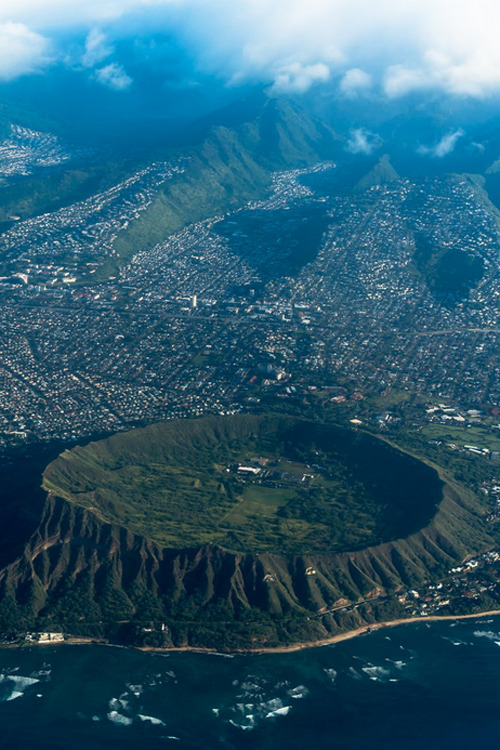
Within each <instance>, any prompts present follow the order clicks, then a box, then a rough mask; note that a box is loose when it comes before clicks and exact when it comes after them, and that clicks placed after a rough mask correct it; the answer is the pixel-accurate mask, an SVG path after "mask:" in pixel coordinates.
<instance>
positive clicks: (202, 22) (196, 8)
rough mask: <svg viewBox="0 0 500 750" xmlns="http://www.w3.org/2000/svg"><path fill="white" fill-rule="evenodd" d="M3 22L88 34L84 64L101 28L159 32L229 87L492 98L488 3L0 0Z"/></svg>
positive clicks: (497, 87)
mask: <svg viewBox="0 0 500 750" xmlns="http://www.w3.org/2000/svg"><path fill="white" fill-rule="evenodd" d="M8 22H15V24H24V28H27V27H29V28H30V29H31V30H32V32H33V33H38V34H41V35H43V36H45V37H46V36H47V35H49V34H50V35H51V36H52V37H53V38H55V37H56V36H57V33H58V32H57V30H66V29H70V28H71V29H73V30H74V29H77V28H80V29H81V31H82V33H85V34H87V33H88V31H89V29H93V28H95V27H98V28H99V29H101V30H102V31H101V32H98V31H93V32H92V31H91V33H90V35H89V37H88V38H87V52H86V55H87V58H86V60H87V61H88V63H87V64H88V65H89V66H90V65H91V62H90V61H93V62H92V64H99V63H100V62H102V61H103V60H104V59H106V58H105V57H104V54H105V51H106V50H107V49H108V47H107V42H106V38H105V37H106V36H108V32H109V31H111V30H112V31H113V33H112V34H110V35H109V36H110V38H113V39H118V37H119V34H120V33H122V34H126V33H127V34H129V36H130V37H136V38H139V37H141V35H142V36H144V35H146V36H147V35H150V36H152V35H154V34H161V33H165V34H169V35H172V36H174V37H175V38H176V40H177V41H178V42H179V44H181V45H183V47H184V49H185V50H186V51H187V52H188V53H189V56H190V58H191V59H192V60H193V63H194V67H196V68H197V70H198V71H201V72H203V73H209V74H214V75H217V76H219V77H221V78H222V79H223V80H225V81H227V82H231V83H232V84H238V83H242V82H247V81H260V82H263V83H266V84H271V85H273V86H274V87H275V88H276V89H277V90H286V91H304V90H306V89H307V88H308V87H310V86H312V85H317V84H323V85H326V86H330V87H337V88H338V90H339V91H340V93H341V94H343V95H344V96H348V97H352V96H354V95H357V96H360V95H361V94H362V93H363V92H366V93H367V92H370V95H373V92H374V91H378V92H379V93H381V94H383V95H384V96H386V97H389V98H396V97H402V96H406V95H407V94H411V93H414V92H427V91H432V92H445V93H447V94H451V95H454V96H460V97H476V98H485V97H489V96H492V95H495V94H499V93H500V44H498V29H499V28H500V2H498V0H377V2H374V1H373V0H308V2H307V3H306V2H304V0H272V2H269V0H236V2H235V0H82V2H79V3H78V2H77V3H75V2H74V0H2V3H1V5H0V24H1V23H4V24H6V23H8ZM99 55H102V56H101V57H100V58H99Z"/></svg>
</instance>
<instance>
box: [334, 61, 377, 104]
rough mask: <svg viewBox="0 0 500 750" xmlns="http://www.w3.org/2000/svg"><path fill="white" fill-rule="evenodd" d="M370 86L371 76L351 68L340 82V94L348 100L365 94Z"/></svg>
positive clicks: (358, 69)
mask: <svg viewBox="0 0 500 750" xmlns="http://www.w3.org/2000/svg"><path fill="white" fill-rule="evenodd" d="M371 86H372V76H371V75H369V74H368V73H366V72H365V71H364V70H361V68H351V69H350V70H348V71H347V73H345V74H344V76H343V78H342V80H341V82H340V90H341V92H342V93H343V94H345V95H346V96H348V97H350V98H351V97H354V96H357V95H358V94H360V93H361V92H363V93H364V92H366V91H367V90H368V89H369V88H371Z"/></svg>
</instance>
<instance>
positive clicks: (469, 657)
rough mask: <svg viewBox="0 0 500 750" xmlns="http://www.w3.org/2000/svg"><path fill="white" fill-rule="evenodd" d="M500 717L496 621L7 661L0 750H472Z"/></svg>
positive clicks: (20, 656)
mask: <svg viewBox="0 0 500 750" xmlns="http://www.w3.org/2000/svg"><path fill="white" fill-rule="evenodd" d="M499 709H500V618H489V619H488V618H485V619H477V620H468V621H461V622H456V623H453V622H446V623H432V624H426V623H418V624H416V625H404V626H400V627H398V628H392V629H386V630H382V631H377V632H375V633H372V634H370V635H367V636H362V637H360V638H356V639H353V640H350V641H345V642H343V643H339V644H336V645H334V646H328V647H323V648H317V649H309V650H307V651H301V652H297V653H289V654H276V655H253V656H234V657H226V656H217V655H205V654H192V653H171V654H166V655H162V654H153V653H147V654H144V653H139V652H135V651H131V650H126V649H120V648H111V647H104V646H103V647H100V646H60V647H54V646H45V647H43V646H40V647H23V648H20V649H19V648H17V649H12V650H3V651H1V652H0V747H1V748H2V750H14V748H15V750H24V749H25V748H26V749H28V748H30V750H32V748H37V749H45V748H47V749H48V748H50V749H51V750H52V749H53V748H54V749H56V748H64V750H68V748H71V750H80V749H82V748H85V749H86V750H94V749H97V748H99V749H100V748H103V750H104V748H106V750H112V749H113V748H121V749H122V750H127V749H128V748H139V749H140V748H142V747H144V748H146V747H147V748H152V749H153V750H156V748H179V750H183V749H188V748H189V749H191V748H204V749H205V750H211V749H212V748H214V749H215V748H241V749H242V750H244V749H246V748H255V749H257V748H258V749H259V750H267V748H269V749H271V748H272V750H281V748H286V750H299V748H300V749H302V748H309V747H311V748H314V749H315V750H323V748H325V749H326V748H328V749H329V750H330V749H332V750H334V749H335V750H342V749H343V748H349V750H361V749H363V750H364V749H365V748H370V750H375V749H377V748H380V749H382V748H383V749H384V750H392V749H393V748H394V750H396V749H397V750H410V749H411V750H417V749H418V750H422V749H423V748H425V750H434V749H436V750H438V749H439V750H446V749H447V748H450V750H451V748H453V750H461V749H462V748H463V749H464V750H465V748H467V750H469V749H470V748H471V747H474V748H475V750H477V749H478V748H479V749H480V748H488V749H489V748H496V747H498V745H499V741H500V740H499V738H500V710H499Z"/></svg>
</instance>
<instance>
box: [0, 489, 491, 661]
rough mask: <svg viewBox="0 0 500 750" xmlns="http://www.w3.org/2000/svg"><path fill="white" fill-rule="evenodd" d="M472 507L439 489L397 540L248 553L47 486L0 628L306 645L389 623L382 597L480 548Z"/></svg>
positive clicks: (479, 526)
mask: <svg viewBox="0 0 500 750" xmlns="http://www.w3.org/2000/svg"><path fill="white" fill-rule="evenodd" d="M482 514H483V508H482V506H481V505H480V503H479V501H478V500H477V499H476V498H475V497H474V496H473V495H472V493H469V492H468V491H466V490H461V491H460V492H457V491H456V489H454V488H453V487H451V486H449V485H448V486H447V487H446V488H445V492H444V498H443V500H442V502H441V504H440V506H439V510H438V512H437V513H436V515H435V517H434V518H433V520H432V522H431V523H429V524H428V525H427V526H426V527H425V528H423V529H421V530H420V531H417V532H415V533H413V534H410V535H409V536H408V537H407V538H406V539H400V540H394V541H391V542H387V543H384V544H380V545H376V546H372V547H369V548H367V549H364V550H359V551H354V552H342V553H338V554H304V555H283V554H274V553H272V552H264V553H258V554H256V553H252V552H241V553H236V552H231V551H228V550H226V549H223V548H221V547H220V546H218V545H213V544H204V545H198V546H193V547H183V548H177V549H175V548H165V547H163V546H161V545H159V544H157V543H155V542H153V541H151V540H150V539H147V538H145V537H144V536H141V535H138V534H134V533H132V532H131V531H129V530H127V529H125V528H123V526H119V525H117V524H112V523H106V522H104V521H102V520H100V519H99V518H98V517H97V515H96V514H95V513H94V512H93V511H92V510H89V509H86V508H83V507H79V506H77V505H75V503H72V502H67V501H66V500H63V499H60V498H56V497H55V496H53V495H52V494H51V493H49V495H48V497H47V501H46V505H45V509H44V512H43V517H42V519H41V522H40V525H39V528H38V530H37V531H36V532H35V533H34V535H33V536H32V538H31V540H30V542H29V543H28V544H27V545H26V549H25V552H24V554H23V555H22V556H21V557H20V558H19V559H18V560H16V561H15V562H13V563H12V564H11V565H8V566H6V567H5V568H4V569H3V570H2V571H0V592H1V599H0V602H1V603H0V632H9V631H11V632H20V631H22V630H23V629H37V630H43V629H50V630H54V629H58V628H62V629H64V630H65V631H66V632H71V633H74V634H81V635H89V636H93V637H98V636H104V637H107V638H109V639H111V640H113V641H115V642H122V643H123V642H127V643H134V644H141V643H146V644H149V645H153V646H169V645H190V646H205V647H213V648H249V647H254V648H258V647H269V646H273V645H278V644H289V643H294V642H297V641H304V640H306V641H314V640H318V639H321V638H324V637H327V636H329V635H332V634H335V633H338V632H342V631H345V630H349V629H352V628H354V627H359V626H360V625H363V624H366V623H370V622H376V621H377V620H381V619H390V616H391V615H393V614H394V612H393V610H392V609H391V607H393V606H395V605H393V604H391V603H387V602H384V601H383V600H381V599H380V598H381V597H383V595H384V594H386V593H390V592H394V591H395V590H405V589H408V588H412V587H415V586H418V585H420V584H422V583H423V582H425V581H428V580H430V579H432V578H437V577H440V576H443V575H446V573H447V571H448V570H449V568H450V567H451V566H452V565H453V564H455V562H456V561H457V560H461V559H463V558H464V557H465V556H467V555H470V554H474V553H475V552H477V551H480V550H482V549H485V548H487V547H488V546H491V545H492V540H491V538H490V536H489V534H488V530H487V527H486V523H485V521H484V519H483V515H482ZM362 600H363V601H364V600H367V602H366V603H364V604H361V605H360V606H358V607H356V609H350V610H339V611H337V612H332V613H330V614H324V613H325V611H326V610H329V609H331V608H332V607H335V606H340V605H345V604H347V603H349V602H351V603H355V602H360V601H362ZM318 613H319V614H320V615H321V616H318ZM321 613H323V614H321Z"/></svg>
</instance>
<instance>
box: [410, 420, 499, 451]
mask: <svg viewBox="0 0 500 750" xmlns="http://www.w3.org/2000/svg"><path fill="white" fill-rule="evenodd" d="M422 434H423V435H425V437H427V438H429V440H439V441H442V442H445V443H453V444H455V445H460V446H462V447H463V446H464V445H469V446H474V447H476V448H488V449H489V450H491V451H500V430H498V429H497V430H492V429H490V428H488V427H484V426H481V425H477V426H474V427H455V426H450V425H441V424H430V425H428V426H427V427H424V428H423V430H422Z"/></svg>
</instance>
